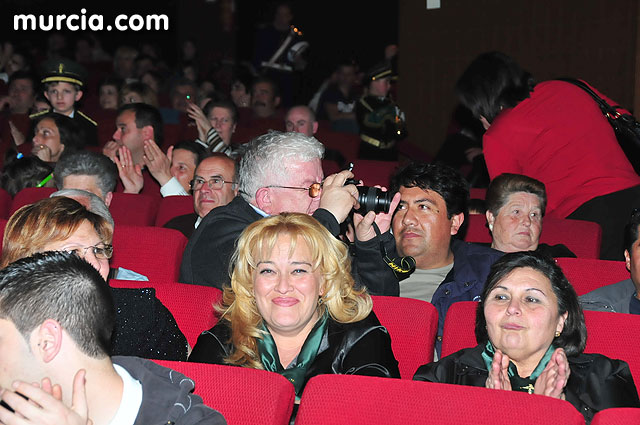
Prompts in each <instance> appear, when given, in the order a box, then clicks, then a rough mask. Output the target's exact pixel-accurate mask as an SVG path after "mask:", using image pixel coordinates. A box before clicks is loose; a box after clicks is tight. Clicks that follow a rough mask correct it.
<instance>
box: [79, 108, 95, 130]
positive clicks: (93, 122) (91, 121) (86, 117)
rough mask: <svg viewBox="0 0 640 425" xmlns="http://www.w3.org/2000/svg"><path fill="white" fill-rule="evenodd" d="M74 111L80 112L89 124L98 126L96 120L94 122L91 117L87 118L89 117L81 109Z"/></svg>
mask: <svg viewBox="0 0 640 425" xmlns="http://www.w3.org/2000/svg"><path fill="white" fill-rule="evenodd" d="M76 113H77V114H80V115H81V116H83V117H84V118H85V119H86V120H87V121H89V122H90V123H91V124H93V125H95V126H96V127H97V126H98V123H97V122H95V121H94V120H92V119H91V118H89V117H88V116H87V114H85V113H84V112H82V111H76Z"/></svg>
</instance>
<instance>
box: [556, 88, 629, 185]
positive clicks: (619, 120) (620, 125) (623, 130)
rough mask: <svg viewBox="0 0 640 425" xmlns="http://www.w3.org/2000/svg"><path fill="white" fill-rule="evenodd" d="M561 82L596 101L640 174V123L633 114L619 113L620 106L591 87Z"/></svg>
mask: <svg viewBox="0 0 640 425" xmlns="http://www.w3.org/2000/svg"><path fill="white" fill-rule="evenodd" d="M558 80H560V81H564V82H567V83H571V84H573V85H575V86H578V87H580V88H581V89H582V90H584V91H585V92H587V93H588V94H589V95H590V96H591V97H592V98H593V100H595V101H596V103H597V104H598V106H599V107H600V110H601V111H602V114H603V115H604V116H605V118H606V119H607V120H608V121H609V124H611V127H613V131H614V132H615V134H616V138H617V139H618V143H619V144H620V147H621V148H622V150H623V151H624V153H625V155H626V156H627V158H628V159H629V162H631V165H632V166H633V168H634V170H636V173H638V174H640V122H638V121H637V120H636V118H635V117H634V116H633V115H631V114H622V113H620V112H619V111H618V108H619V107H620V106H619V105H609V103H607V101H606V100H604V99H603V98H601V97H600V96H598V95H597V94H596V92H594V91H593V90H592V89H591V87H589V86H588V85H587V84H585V83H583V82H582V81H580V80H576V79H575V78H558Z"/></svg>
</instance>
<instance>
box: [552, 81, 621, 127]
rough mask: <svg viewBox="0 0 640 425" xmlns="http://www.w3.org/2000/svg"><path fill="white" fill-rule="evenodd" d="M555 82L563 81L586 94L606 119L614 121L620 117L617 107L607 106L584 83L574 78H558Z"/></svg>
mask: <svg viewBox="0 0 640 425" xmlns="http://www.w3.org/2000/svg"><path fill="white" fill-rule="evenodd" d="M557 80H558V81H564V82H565V83H569V84H573V85H574V86H577V87H580V88H581V89H582V90H584V91H585V92H587V93H588V94H589V95H590V96H591V97H592V98H593V100H595V101H596V103H597V104H598V106H600V110H601V111H602V113H603V114H604V115H605V116H606V117H607V118H609V119H612V120H615V119H618V118H619V117H620V116H621V115H622V114H621V113H620V112H618V110H617V109H616V106H617V105H616V106H612V105H609V103H608V102H607V101H606V100H604V99H603V98H601V97H600V96H598V94H597V93H596V92H594V91H593V89H591V87H589V86H588V85H587V84H585V83H584V82H582V81H580V80H577V79H575V78H558V79H557Z"/></svg>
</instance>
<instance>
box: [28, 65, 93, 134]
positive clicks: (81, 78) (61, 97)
mask: <svg viewBox="0 0 640 425" xmlns="http://www.w3.org/2000/svg"><path fill="white" fill-rule="evenodd" d="M86 77H87V75H86V71H85V69H84V68H83V67H82V65H80V64H78V63H76V62H73V61H71V60H68V59H58V60H48V61H46V62H45V63H44V64H43V66H42V80H41V81H40V82H41V83H42V84H43V85H44V96H45V97H46V98H47V100H48V101H49V103H50V104H51V107H52V110H53V112H56V113H58V114H62V115H66V116H68V117H70V118H72V119H73V120H74V121H75V122H76V124H78V126H79V127H80V128H81V129H82V131H83V132H84V139H85V144H86V145H91V146H97V145H98V123H96V122H95V121H94V120H92V119H91V118H89V117H88V116H87V115H86V114H84V113H83V112H81V111H79V110H77V109H76V102H78V101H79V100H80V99H81V98H82V95H83V90H84V85H85V81H86ZM50 111H51V110H47V111H44V112H40V113H37V114H33V115H32V116H31V117H32V118H33V117H36V116H39V115H41V114H43V113H46V112H50Z"/></svg>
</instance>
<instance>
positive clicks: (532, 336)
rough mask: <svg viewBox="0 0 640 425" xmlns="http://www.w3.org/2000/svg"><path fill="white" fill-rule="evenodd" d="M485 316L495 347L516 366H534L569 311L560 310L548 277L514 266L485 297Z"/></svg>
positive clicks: (559, 330)
mask: <svg viewBox="0 0 640 425" xmlns="http://www.w3.org/2000/svg"><path fill="white" fill-rule="evenodd" d="M484 316H485V319H486V322H487V333H488V335H489V340H490V341H491V343H492V344H493V345H494V347H495V348H496V349H499V350H501V351H502V352H503V353H505V354H506V355H508V356H509V358H511V359H512V360H513V361H514V363H515V364H516V366H518V363H521V364H533V368H535V366H536V365H537V364H538V363H539V361H540V359H542V356H543V355H544V353H545V352H546V351H547V349H548V348H549V346H550V345H551V343H552V342H553V338H554V335H555V333H556V332H562V329H563V327H564V322H565V320H566V319H567V313H564V314H563V315H560V314H559V313H558V298H557V297H556V295H555V293H554V292H553V289H552V288H551V282H550V281H549V279H548V278H547V277H546V276H544V275H543V274H542V273H540V272H539V271H537V270H534V269H531V268H528V267H521V268H517V269H514V270H513V271H512V272H511V273H509V274H508V275H507V276H506V277H504V278H503V279H502V280H501V281H499V282H498V283H497V284H496V285H495V286H494V288H493V289H492V290H491V291H490V292H489V294H488V295H487V298H486V299H485V300H484ZM519 370H521V368H520V367H519ZM522 376H528V375H522Z"/></svg>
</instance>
